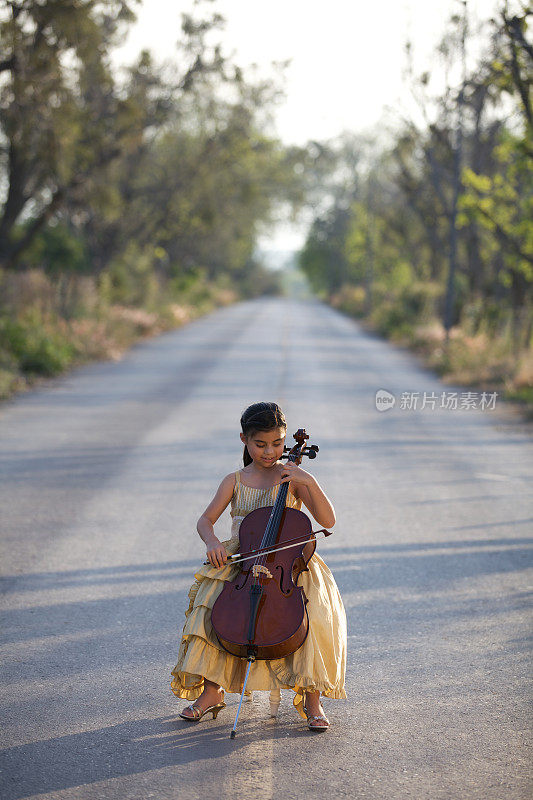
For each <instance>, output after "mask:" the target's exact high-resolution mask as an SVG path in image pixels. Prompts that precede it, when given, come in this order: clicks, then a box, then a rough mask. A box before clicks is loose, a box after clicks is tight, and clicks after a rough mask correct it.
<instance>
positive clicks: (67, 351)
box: [0, 319, 76, 376]
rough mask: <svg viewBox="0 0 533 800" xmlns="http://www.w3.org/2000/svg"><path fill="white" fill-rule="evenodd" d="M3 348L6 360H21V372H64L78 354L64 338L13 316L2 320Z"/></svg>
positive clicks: (0, 346)
mask: <svg viewBox="0 0 533 800" xmlns="http://www.w3.org/2000/svg"><path fill="white" fill-rule="evenodd" d="M0 350H2V351H3V353H4V357H5V358H6V360H10V361H12V360H13V359H15V360H16V362H18V368H19V369H20V370H21V371H22V372H32V373H35V374H37V375H45V376H51V375H57V374H58V373H60V372H63V370H64V369H66V367H68V365H69V364H70V362H71V361H72V359H73V358H74V356H75V354H76V350H75V348H74V347H73V345H71V344H69V343H68V342H67V341H65V340H64V339H62V338H61V337H59V336H52V335H49V334H47V333H46V332H45V331H44V330H42V329H39V328H37V327H34V326H31V325H27V324H24V322H20V321H18V320H11V319H3V320H0ZM10 356H11V358H10Z"/></svg>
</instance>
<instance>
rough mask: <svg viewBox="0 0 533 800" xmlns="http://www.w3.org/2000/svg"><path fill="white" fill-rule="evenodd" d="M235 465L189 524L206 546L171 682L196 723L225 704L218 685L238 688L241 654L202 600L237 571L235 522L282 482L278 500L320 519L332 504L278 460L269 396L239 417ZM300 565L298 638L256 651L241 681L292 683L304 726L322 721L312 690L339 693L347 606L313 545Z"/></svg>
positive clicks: (328, 522)
mask: <svg viewBox="0 0 533 800" xmlns="http://www.w3.org/2000/svg"><path fill="white" fill-rule="evenodd" d="M241 429H242V432H241V435H240V436H241V441H242V442H243V444H244V454H243V461H244V469H241V470H239V471H238V472H231V473H229V474H228V475H226V476H225V477H224V478H223V480H222V481H221V483H220V486H219V487H218V489H217V492H216V494H215V496H214V498H213V500H212V501H211V502H210V504H209V505H208V506H207V508H206V509H205V511H204V512H203V514H202V515H201V517H200V519H199V520H198V523H197V529H198V533H199V534H200V537H201V538H202V539H203V541H204V542H205V545H206V549H207V558H208V559H209V564H206V565H205V566H203V567H201V568H200V569H199V570H198V572H196V573H195V576H194V577H195V579H196V580H195V582H194V583H193V585H192V587H191V589H190V591H189V601H190V602H189V607H188V609H187V611H186V612H185V625H184V627H183V632H182V639H181V643H180V647H179V653H178V662H177V664H176V666H175V667H174V669H173V670H172V683H171V689H172V691H173V693H174V694H175V695H176V696H177V697H180V698H185V699H186V700H189V701H194V702H193V703H191V705H189V706H187V707H186V708H184V709H183V711H182V712H181V713H180V717H182V718H183V719H186V720H190V721H195V722H198V721H199V720H201V719H202V717H203V716H204V714H206V713H208V712H211V713H212V715H213V718H214V719H215V718H216V716H217V715H218V713H219V711H220V710H221V709H222V708H224V707H225V703H224V691H227V692H236V693H239V692H241V690H242V669H243V667H242V659H241V658H238V657H237V656H233V655H231V653H228V652H227V651H226V650H224V649H223V647H222V646H221V644H220V643H219V641H218V639H217V637H216V635H215V633H214V631H213V628H212V625H211V609H212V607H213V605H214V603H215V600H216V599H217V597H218V596H219V594H220V593H221V591H222V589H223V588H224V581H231V580H233V579H234V578H235V577H236V574H237V573H238V572H239V566H238V565H237V564H231V563H226V561H227V556H228V554H233V553H236V552H237V550H238V547H239V526H240V524H241V522H242V520H243V519H244V517H245V516H246V515H247V514H249V513H250V512H251V511H253V510H254V509H256V508H260V507H262V506H268V505H273V503H274V501H275V498H276V495H277V492H278V489H279V486H280V484H282V483H287V482H289V491H288V494H287V502H286V505H287V506H290V507H292V508H297V509H300V507H301V505H302V502H303V503H304V505H305V506H306V508H307V509H308V510H309V512H310V513H311V515H312V516H313V517H314V519H315V520H316V521H317V522H318V524H319V525H322V526H324V528H328V527H332V526H333V525H334V524H335V512H334V510H333V506H332V505H331V503H330V501H329V499H328V498H327V497H326V495H325V494H324V492H323V491H322V488H321V487H320V485H319V484H318V481H317V480H316V479H315V478H314V477H313V476H312V475H311V474H310V473H308V472H306V471H305V470H303V469H301V468H300V467H299V466H296V464H294V463H291V462H288V463H287V464H283V463H282V462H281V461H280V458H281V456H282V454H283V452H284V446H285V438H286V432H287V425H286V422H285V417H284V415H283V412H282V410H281V409H280V407H279V406H278V405H277V404H276V403H266V402H263V403H254V404H253V405H251V406H249V407H248V408H247V409H246V410H245V411H244V413H243V415H242V417H241ZM230 502H231V512H230V513H231V516H232V531H231V532H232V536H231V538H230V539H228V540H226V541H224V542H220V541H219V539H218V538H217V537H216V536H215V533H214V529H213V526H214V523H215V522H216V521H217V519H218V518H219V517H220V515H221V514H222V512H223V511H224V509H225V508H226V507H227V505H228V504H229V503H230ZM307 567H308V569H307V570H306V571H304V572H302V573H301V574H300V577H299V581H298V584H299V585H300V586H302V588H303V590H304V592H305V595H306V597H307V599H308V603H307V612H308V616H309V632H308V635H307V636H306V638H305V641H304V643H303V645H302V646H301V647H300V648H299V649H298V650H296V651H295V652H294V653H292V654H291V655H288V656H286V657H284V658H279V659H275V660H257V661H255V662H254V663H253V664H252V665H251V670H250V673H249V678H248V684H247V688H248V690H249V691H254V690H271V689H284V688H285V689H289V688H290V689H292V690H293V691H294V693H295V696H294V700H293V703H294V706H295V707H296V710H297V711H298V713H299V714H300V715H301V716H302V717H303V719H305V720H307V725H308V727H309V729H310V730H312V731H323V730H326V729H327V728H328V727H329V724H330V723H329V720H328V719H327V717H326V716H325V714H324V709H323V708H322V705H321V702H320V696H321V695H322V696H324V697H329V698H333V699H339V698H345V697H346V692H345V688H344V681H345V669H346V614H345V610H344V606H343V603H342V599H341V597H340V594H339V590H338V588H337V585H336V583H335V580H334V578H333V575H332V574H331V571H330V570H329V568H328V567H327V565H326V564H325V563H324V561H323V560H322V559H321V558H320V556H319V555H317V553H316V552H315V553H314V554H313V555H312V557H311V559H310V560H309V562H308V564H307Z"/></svg>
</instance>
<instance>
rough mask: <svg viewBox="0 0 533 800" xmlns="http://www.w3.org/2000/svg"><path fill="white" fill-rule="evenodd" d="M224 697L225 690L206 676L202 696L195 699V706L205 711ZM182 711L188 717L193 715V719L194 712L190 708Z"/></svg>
mask: <svg viewBox="0 0 533 800" xmlns="http://www.w3.org/2000/svg"><path fill="white" fill-rule="evenodd" d="M223 699H224V690H223V689H222V688H221V687H220V686H219V685H218V683H213V682H212V681H208V680H207V678H204V690H203V692H202V694H201V695H200V697H198V699H197V700H195V701H194V703H193V706H194V707H195V708H198V709H199V710H200V711H204V710H205V709H206V708H209V706H215V705H216V704H217V703H220V702H221V700H223ZM181 713H182V714H184V715H185V716H186V717H191V719H193V718H194V714H193V712H192V711H191V710H190V709H189V708H184V709H183V711H182V712H181Z"/></svg>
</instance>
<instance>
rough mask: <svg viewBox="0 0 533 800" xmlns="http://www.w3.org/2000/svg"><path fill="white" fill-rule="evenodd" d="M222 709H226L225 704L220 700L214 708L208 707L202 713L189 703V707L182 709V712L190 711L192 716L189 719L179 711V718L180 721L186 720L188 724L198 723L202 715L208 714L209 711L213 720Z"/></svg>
mask: <svg viewBox="0 0 533 800" xmlns="http://www.w3.org/2000/svg"><path fill="white" fill-rule="evenodd" d="M223 708H226V704H225V702H224V701H223V700H221V701H220V703H217V704H216V705H214V706H209V708H204V710H203V711H202V710H201V709H200V708H197V707H196V706H195V705H193V704H192V703H191V705H190V706H187V707H186V708H184V709H183V711H192V713H193V716H192V717H191V716H189V715H188V714H184V713H183V711H180V713H179V716H180V717H181V718H182V719H186V720H187V721H188V722H200V720H201V719H202V717H203V716H204V714H208V713H209V712H210V711H211V713H212V714H213V719H216V718H217V716H218V712H219V711H222V709H223Z"/></svg>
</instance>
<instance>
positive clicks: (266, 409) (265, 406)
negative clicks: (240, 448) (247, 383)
mask: <svg viewBox="0 0 533 800" xmlns="http://www.w3.org/2000/svg"><path fill="white" fill-rule="evenodd" d="M241 428H242V432H243V433H244V435H245V436H251V435H252V434H254V433H257V432H258V431H271V430H273V429H274V428H285V429H286V428H287V423H286V422H285V415H284V413H283V411H282V410H281V408H280V407H279V406H278V404H277V403H252V405H251V406H248V408H247V409H246V410H245V411H243V413H242V416H241ZM242 460H243V462H244V466H245V467H246V466H248V464H251V463H252V457H251V455H250V453H249V452H248V448H247V447H246V445H244V452H243V454H242Z"/></svg>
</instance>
